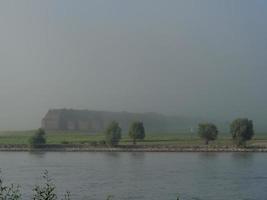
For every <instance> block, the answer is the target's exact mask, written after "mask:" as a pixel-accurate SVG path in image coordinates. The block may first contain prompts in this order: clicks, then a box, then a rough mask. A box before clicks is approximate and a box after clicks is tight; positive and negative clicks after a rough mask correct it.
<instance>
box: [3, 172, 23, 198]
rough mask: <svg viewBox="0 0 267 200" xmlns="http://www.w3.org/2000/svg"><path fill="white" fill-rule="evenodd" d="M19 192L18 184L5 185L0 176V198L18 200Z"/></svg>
mask: <svg viewBox="0 0 267 200" xmlns="http://www.w3.org/2000/svg"><path fill="white" fill-rule="evenodd" d="M20 199H21V192H20V186H19V185H14V184H11V185H5V184H4V183H3V180H2V177H0V200H20Z"/></svg>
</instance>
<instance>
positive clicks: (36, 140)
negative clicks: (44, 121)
mask: <svg viewBox="0 0 267 200" xmlns="http://www.w3.org/2000/svg"><path fill="white" fill-rule="evenodd" d="M29 142H30V145H31V146H38V145H42V144H45V143H46V139H45V131H44V129H41V128H39V129H38V130H37V131H36V132H35V134H34V135H33V136H32V137H31V138H30V141H29Z"/></svg>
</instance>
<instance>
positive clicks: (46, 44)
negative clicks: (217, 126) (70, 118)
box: [0, 0, 267, 130]
mask: <svg viewBox="0 0 267 200" xmlns="http://www.w3.org/2000/svg"><path fill="white" fill-rule="evenodd" d="M266 19H267V2H266V1H264V0H254V1H249V0H236V1H228V0H225V1H224V0H209V1H207V0H202V1H197V0H195V1H190V0H183V1H182V0H181V1H177V0H168V1H162V0H135V1H125V0H90V1H89V0H75V1H73V0H46V1H38V0H19V1H16V0H2V1H1V2H0V27H1V31H0V44H1V45H0V70H1V73H0V129H1V130H22V129H33V128H37V127H40V122H41V119H42V117H43V116H44V115H45V113H46V112H47V110H48V109H50V108H75V109H93V110H108V111H130V112H158V113H162V114H166V115H181V116H189V117H201V118H203V119H207V120H208V119H218V120H222V121H224V120H226V121H231V120H232V119H234V118H235V117H248V118H250V119H253V120H254V122H255V126H256V128H258V129H259V128H260V129H261V130H263V129H264V130H267V125H266V126H265V124H266V123H265V121H266V120H267V119H266V118H267V117H266V113H267V106H266V102H267V92H266V85H267V78H266V76H267V66H266V63H267V21H266Z"/></svg>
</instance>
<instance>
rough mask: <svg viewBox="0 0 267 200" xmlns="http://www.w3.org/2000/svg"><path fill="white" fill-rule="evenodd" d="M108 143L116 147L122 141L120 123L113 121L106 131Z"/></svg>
mask: <svg viewBox="0 0 267 200" xmlns="http://www.w3.org/2000/svg"><path fill="white" fill-rule="evenodd" d="M105 137H106V140H105V141H106V143H107V144H108V145H111V146H116V145H117V144H118V143H119V141H120V139H121V128H120V126H119V123H118V122H116V121H112V122H111V123H110V124H109V126H108V127H107V129H106V131H105Z"/></svg>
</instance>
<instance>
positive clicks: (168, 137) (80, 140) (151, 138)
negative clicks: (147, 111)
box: [0, 131, 267, 146]
mask: <svg viewBox="0 0 267 200" xmlns="http://www.w3.org/2000/svg"><path fill="white" fill-rule="evenodd" d="M33 134H34V131H3V132H0V144H28V141H29V138H30V137H31V136H32V135H33ZM46 138H47V144H90V143H94V142H101V141H103V140H104V135H103V134H101V133H97V134H89V133H82V132H58V131H57V132H47V134H46ZM131 143H132V141H131V140H130V139H129V137H128V136H127V134H124V135H123V138H122V140H121V142H120V144H122V145H128V144H131ZM138 144H140V145H192V146H193V145H202V144H203V141H202V140H200V139H199V137H198V136H197V135H196V134H191V133H147V135H146V138H145V140H144V141H140V142H138ZM231 144H232V139H231V137H230V135H229V134H221V135H220V136H219V138H218V140H216V141H214V142H211V145H219V146H222V145H231ZM249 144H250V145H261V146H267V134H256V135H255V138H254V139H253V140H252V141H250V142H249Z"/></svg>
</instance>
